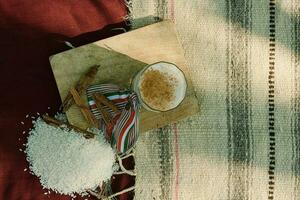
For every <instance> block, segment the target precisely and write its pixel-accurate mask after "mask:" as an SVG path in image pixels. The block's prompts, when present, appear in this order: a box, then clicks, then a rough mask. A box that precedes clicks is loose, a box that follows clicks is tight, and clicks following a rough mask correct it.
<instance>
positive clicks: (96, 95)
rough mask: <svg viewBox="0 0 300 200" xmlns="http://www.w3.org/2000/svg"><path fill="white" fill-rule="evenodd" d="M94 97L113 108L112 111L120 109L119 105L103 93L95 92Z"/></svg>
mask: <svg viewBox="0 0 300 200" xmlns="http://www.w3.org/2000/svg"><path fill="white" fill-rule="evenodd" d="M94 97H95V99H97V100H98V101H99V102H101V103H102V104H103V105H106V106H107V107H109V108H110V109H112V111H114V112H116V111H118V107H117V106H116V105H115V104H114V103H113V102H112V101H111V100H109V99H108V98H107V97H106V96H104V95H103V94H100V93H97V94H94Z"/></svg>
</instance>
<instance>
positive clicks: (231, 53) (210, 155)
mask: <svg viewBox="0 0 300 200" xmlns="http://www.w3.org/2000/svg"><path fill="white" fill-rule="evenodd" d="M135 2H140V1H135ZM142 2H143V3H144V5H156V7H155V8H156V9H153V7H151V6H150V7H147V9H149V10H148V11H149V12H148V13H151V12H152V14H151V15H153V16H156V15H159V13H161V12H158V10H160V11H161V10H163V13H165V14H164V15H163V17H165V18H166V17H168V18H171V19H173V20H174V22H175V24H176V28H177V31H178V35H179V39H180V41H181V43H182V45H183V48H184V52H185V57H186V59H187V61H188V63H189V66H190V71H191V75H192V79H193V84H194V86H195V89H196V93H197V96H198V98H199V102H200V105H201V111H200V113H199V114H198V115H197V116H194V117H191V118H189V119H186V120H185V121H183V122H180V123H178V124H172V125H170V126H168V127H166V128H164V129H160V130H156V131H152V132H149V133H147V134H143V135H141V136H140V138H139V141H138V143H137V148H136V170H137V174H138V175H137V178H136V187H137V189H136V199H137V200H140V199H174V200H177V199H203V200H220V199H224V200H225V199H253V200H256V199H280V200H281V199H282V200H286V199H295V200H297V199H300V125H299V120H300V11H299V8H300V2H299V1H297V0H288V1H287V0H281V1H280V0H277V1H276V2H275V1H274V0H266V1H261V0H191V1H180V0H174V1H172V0H169V1H168V2H165V1H164V2H163V3H162V2H161V1H151V0H148V1H142ZM146 2H149V4H147V3H146ZM157 8H158V9H157ZM138 9H139V8H138V7H134V6H133V8H132V12H133V13H138V12H137V10H138ZM134 17H135V18H139V16H138V15H135V16H134ZM133 23H134V20H133Z"/></svg>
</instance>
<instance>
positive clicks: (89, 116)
mask: <svg viewBox="0 0 300 200" xmlns="http://www.w3.org/2000/svg"><path fill="white" fill-rule="evenodd" d="M70 93H71V95H72V96H73V99H74V101H75V104H76V105H77V106H78V107H79V108H80V111H81V113H82V115H83V116H84V118H85V119H86V120H87V121H88V123H89V124H91V125H92V126H94V127H97V128H98V123H97V120H96V119H95V117H94V115H93V114H92V113H91V111H90V109H89V108H88V107H87V106H86V105H85V104H84V102H83V100H82V99H81V97H80V95H79V94H78V92H77V91H76V89H75V88H74V87H71V89H70Z"/></svg>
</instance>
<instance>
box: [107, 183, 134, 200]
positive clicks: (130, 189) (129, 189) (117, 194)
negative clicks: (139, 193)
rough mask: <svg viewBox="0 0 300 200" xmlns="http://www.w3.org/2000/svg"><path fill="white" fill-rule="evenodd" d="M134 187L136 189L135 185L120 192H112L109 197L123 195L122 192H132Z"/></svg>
mask: <svg viewBox="0 0 300 200" xmlns="http://www.w3.org/2000/svg"><path fill="white" fill-rule="evenodd" d="M134 189H135V186H132V187H129V188H126V189H124V190H122V191H120V192H117V193H115V194H112V195H110V196H108V197H107V199H112V198H114V197H116V196H119V195H121V194H124V193H127V192H130V191H132V190H134Z"/></svg>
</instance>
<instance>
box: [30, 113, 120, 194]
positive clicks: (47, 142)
mask: <svg viewBox="0 0 300 200" xmlns="http://www.w3.org/2000/svg"><path fill="white" fill-rule="evenodd" d="M33 123H34V128H33V129H32V130H31V131H30V132H29V137H28V142H27V144H26V151H25V153H26V154H27V161H28V162H29V166H30V167H29V169H30V171H31V172H33V173H34V174H35V175H36V176H37V177H39V179H40V182H41V184H42V186H43V188H47V189H52V190H53V191H55V192H57V193H61V194H66V195H71V196H73V195H74V193H78V194H82V193H84V192H85V191H86V190H88V189H94V188H96V187H97V186H99V184H100V183H102V181H106V180H108V179H110V177H111V176H112V174H113V172H114V170H113V165H114V163H115V154H114V152H113V149H112V148H111V146H110V145H109V144H108V143H107V142H106V141H105V139H104V138H103V137H102V136H100V135H99V136H97V137H95V139H89V140H88V139H85V138H84V137H83V136H81V135H80V134H78V133H76V132H75V131H74V130H67V129H64V130H63V129H61V128H57V127H53V126H50V125H48V124H46V123H45V122H44V121H43V120H41V119H40V118H39V119H37V120H36V121H35V122H33Z"/></svg>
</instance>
